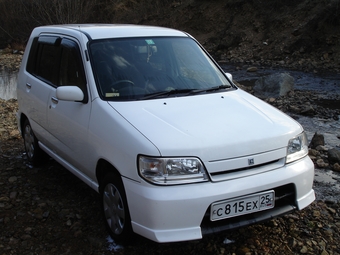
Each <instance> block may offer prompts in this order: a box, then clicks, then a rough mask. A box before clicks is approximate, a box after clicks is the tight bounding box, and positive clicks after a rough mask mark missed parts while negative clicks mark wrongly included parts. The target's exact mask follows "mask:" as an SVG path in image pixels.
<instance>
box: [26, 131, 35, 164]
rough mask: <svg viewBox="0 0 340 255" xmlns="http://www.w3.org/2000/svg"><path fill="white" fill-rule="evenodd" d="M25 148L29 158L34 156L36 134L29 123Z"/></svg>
mask: <svg viewBox="0 0 340 255" xmlns="http://www.w3.org/2000/svg"><path fill="white" fill-rule="evenodd" d="M24 141H25V150H26V153H27V156H28V158H33V156H34V134H33V132H32V129H31V127H30V126H29V125H27V126H26V127H25V133H24Z"/></svg>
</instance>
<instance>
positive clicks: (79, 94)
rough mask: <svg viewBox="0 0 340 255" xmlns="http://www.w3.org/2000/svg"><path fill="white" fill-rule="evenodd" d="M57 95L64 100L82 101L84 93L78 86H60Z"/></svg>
mask: <svg viewBox="0 0 340 255" xmlns="http://www.w3.org/2000/svg"><path fill="white" fill-rule="evenodd" d="M56 97H57V98H58V99H59V100H64V101H82V100H83V99H84V93H83V91H82V90H81V89H80V88H79V87H77V86H60V87H58V88H57V91H56Z"/></svg>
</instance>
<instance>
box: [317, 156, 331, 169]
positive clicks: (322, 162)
mask: <svg viewBox="0 0 340 255" xmlns="http://www.w3.org/2000/svg"><path fill="white" fill-rule="evenodd" d="M316 165H317V166H318V168H326V167H328V166H329V164H328V163H325V161H323V159H321V158H320V159H318V160H317V161H316Z"/></svg>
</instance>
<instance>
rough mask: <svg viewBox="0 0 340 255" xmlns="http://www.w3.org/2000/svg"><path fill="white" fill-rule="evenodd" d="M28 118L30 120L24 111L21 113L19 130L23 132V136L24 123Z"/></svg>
mask: <svg viewBox="0 0 340 255" xmlns="http://www.w3.org/2000/svg"><path fill="white" fill-rule="evenodd" d="M26 120H28V117H27V116H26V115H25V114H24V113H20V115H19V126H18V127H19V128H20V130H19V131H20V133H21V136H23V127H24V123H25V121H26ZM28 121H29V120H28Z"/></svg>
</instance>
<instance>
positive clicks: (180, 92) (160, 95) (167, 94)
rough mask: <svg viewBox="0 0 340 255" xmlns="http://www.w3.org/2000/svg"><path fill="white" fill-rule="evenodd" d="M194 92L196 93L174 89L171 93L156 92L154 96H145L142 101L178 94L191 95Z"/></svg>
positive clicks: (189, 90) (190, 90)
mask: <svg viewBox="0 0 340 255" xmlns="http://www.w3.org/2000/svg"><path fill="white" fill-rule="evenodd" d="M192 91H195V90H194V89H173V90H169V91H160V92H155V93H152V94H148V95H145V96H144V97H142V98H141V99H143V100H145V99H153V98H158V97H163V96H170V95H176V94H183V93H190V92H192Z"/></svg>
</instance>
